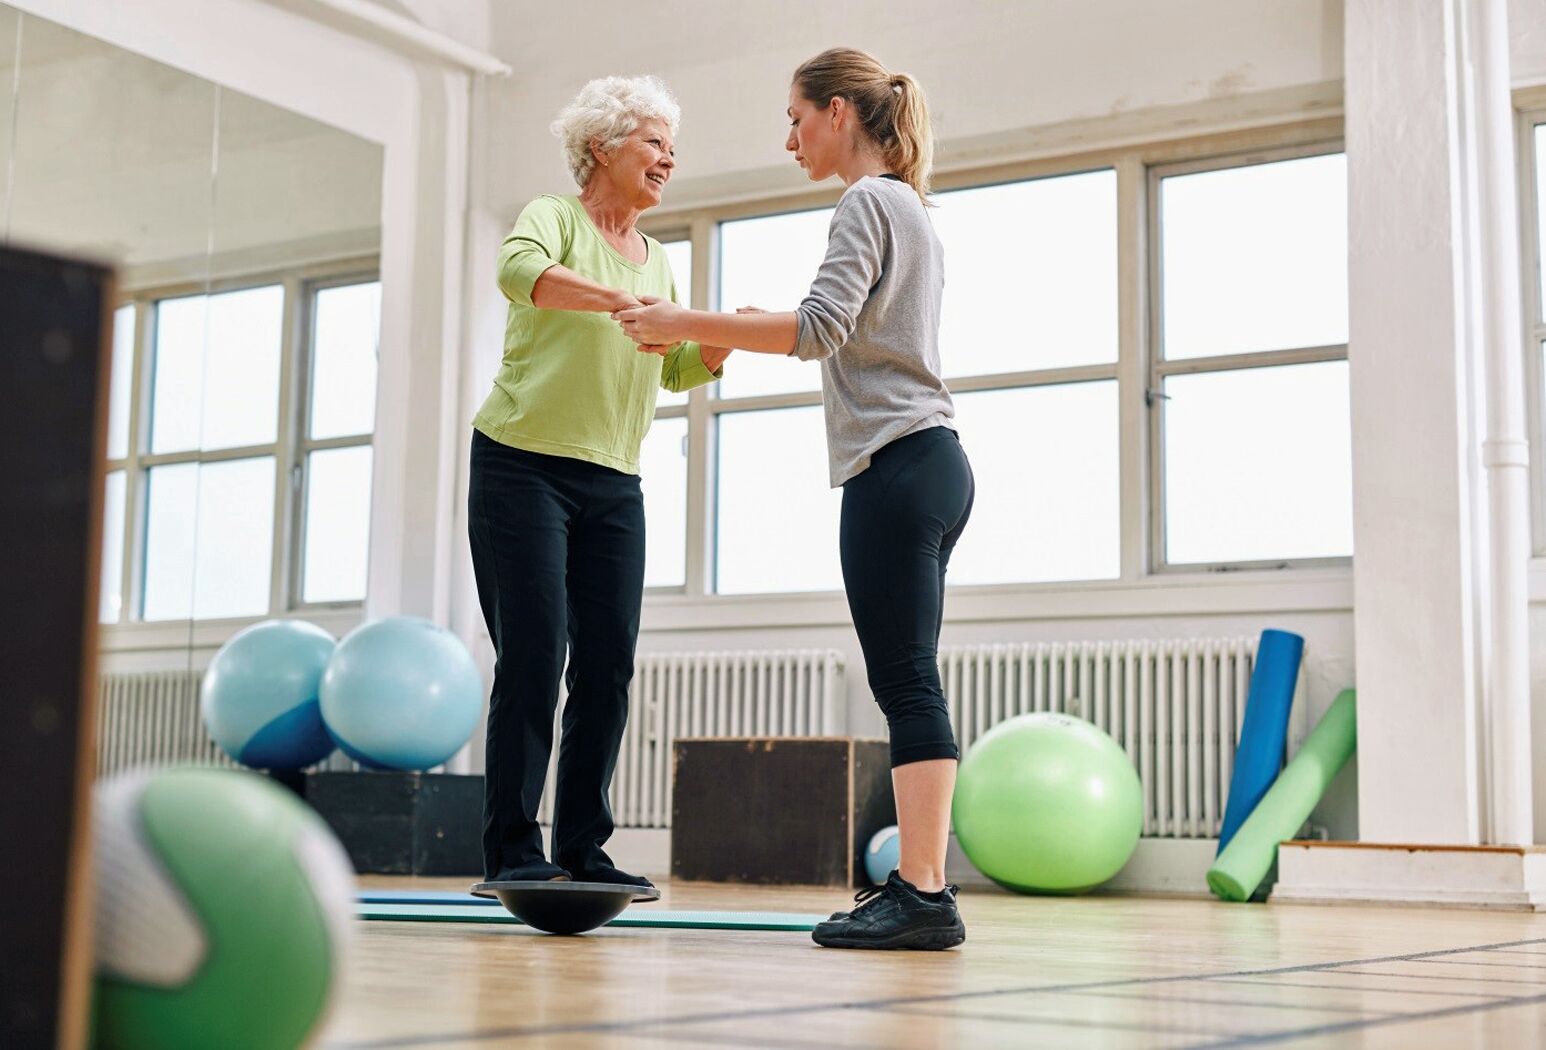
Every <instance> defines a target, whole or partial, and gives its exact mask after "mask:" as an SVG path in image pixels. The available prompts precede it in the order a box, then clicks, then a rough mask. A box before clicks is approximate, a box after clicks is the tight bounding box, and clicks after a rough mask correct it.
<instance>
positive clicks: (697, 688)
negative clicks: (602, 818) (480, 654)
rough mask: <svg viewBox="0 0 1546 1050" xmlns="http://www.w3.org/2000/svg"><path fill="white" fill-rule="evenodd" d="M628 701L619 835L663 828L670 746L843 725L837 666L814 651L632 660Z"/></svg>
mask: <svg viewBox="0 0 1546 1050" xmlns="http://www.w3.org/2000/svg"><path fill="white" fill-rule="evenodd" d="M630 700H631V704H630V710H629V716H628V728H627V729H626V730H625V731H624V733H623V746H622V750H621V752H620V753H619V755H618V759H617V770H616V772H615V773H614V774H613V777H612V812H613V816H614V818H615V820H616V822H617V826H618V827H622V828H666V827H670V826H671V754H672V744H673V743H674V741H675V740H676V739H677V738H678V737H690V736H831V735H833V734H835V733H838V732H839V731H840V730H841V726H842V725H843V723H844V721H845V719H844V704H845V694H844V691H843V656H842V654H841V653H838V652H835V651H827V650H815V649H802V650H759V651H752V652H706V653H660V654H652V655H647V656H640V657H639V658H638V659H637V660H636V661H635V666H634V678H633V688H632V692H631V696H630ZM561 711H562V701H560V712H561ZM560 717H561V714H560ZM553 752H554V755H553V765H552V766H550V767H549V769H548V783H547V788H546V790H544V791H543V793H542V808H541V811H540V813H541V820H542V822H543V823H548V822H550V821H551V820H552V814H553V778H554V773H555V772H556V770H557V761H558V747H557V746H556V732H555V746H554V748H553Z"/></svg>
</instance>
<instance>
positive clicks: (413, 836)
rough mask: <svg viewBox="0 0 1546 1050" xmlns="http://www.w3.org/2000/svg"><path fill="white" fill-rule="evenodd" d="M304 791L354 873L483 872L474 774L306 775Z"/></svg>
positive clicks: (479, 781) (478, 780) (479, 790)
mask: <svg viewBox="0 0 1546 1050" xmlns="http://www.w3.org/2000/svg"><path fill="white" fill-rule="evenodd" d="M305 796H306V801H307V802H309V803H310V804H311V806H312V808H313V809H315V810H316V811H317V812H318V813H319V814H321V815H322V819H323V820H325V821H327V823H328V826H330V827H331V828H332V829H333V831H334V833H335V834H336V835H337V836H338V838H339V840H340V841H341V842H342V843H343V845H344V849H345V850H347V851H348V853H349V859H350V860H351V861H352V862H353V863H354V868H355V870H356V871H358V872H361V873H369V874H375V875H471V876H476V875H478V874H480V873H481V872H482V870H483V858H482V847H481V836H482V827H483V778H482V777H480V776H461V775H456V774H450V773H387V772H369V773H308V774H307V775H306V783H305Z"/></svg>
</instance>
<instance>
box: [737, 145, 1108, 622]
mask: <svg viewBox="0 0 1546 1050" xmlns="http://www.w3.org/2000/svg"><path fill="white" fill-rule="evenodd" d="M935 202H936V203H937V204H938V207H937V208H936V209H934V210H933V211H932V212H931V213H930V214H931V218H932V221H933V223H934V228H935V230H936V232H937V233H938V235H939V238H940V241H941V242H942V244H943V246H944V249H945V259H946V280H945V291H944V300H943V303H942V304H941V309H942V316H941V323H940V356H941V362H942V366H943V368H944V371H945V375H946V378H947V380H948V381H949V383H950V386H951V389H952V391H953V392H954V394H955V401H956V410H957V423H958V425H959V427H960V429H961V432H962V435H963V441H964V443H965V445H966V447H967V451H968V454H969V455H970V456H971V457H972V466H973V470H974V471H975V473H976V475H977V483H978V499H977V502H976V504H975V506H974V507H973V510H972V524H971V525H970V530H971V537H972V539H971V542H969V543H964V544H963V545H962V546H961V547H960V548H959V549H958V550H957V552H956V555H955V557H954V560H953V561H952V564H951V568H950V579H951V582H953V583H982V584H996V583H1039V582H1050V581H1060V580H1070V579H1102V578H1109V577H1114V576H1117V575H1119V573H1120V561H1121V545H1120V538H1119V535H1118V530H1119V523H1120V515H1119V513H1118V510H1117V505H1118V501H1119V495H1120V490H1119V484H1118V465H1119V464H1118V461H1119V456H1118V452H1117V435H1118V431H1119V425H1118V418H1117V407H1118V405H1117V396H1116V382H1115V381H1116V374H1117V373H1116V363H1117V357H1118V349H1117V318H1118V295H1117V205H1116V176H1115V173H1114V172H1113V171H1111V170H1109V169H1106V170H1098V171H1093V172H1080V173H1075V174H1069V175H1060V176H1056V177H1049V178H1041V179H1031V180H1024V181H1020V182H1014V183H1006V184H1001V185H993V186H983V187H973V188H970V189H963V190H954V191H949V192H944V193H940V194H938V195H937V196H936V198H935ZM831 215H832V212H831V209H825V210H822V211H808V212H796V213H791V214H785V215H775V216H768V217H763V218H756V219H749V220H739V221H734V222H727V223H724V224H722V225H721V227H720V237H721V241H720V243H721V250H720V260H721V263H720V286H721V293H720V303H721V304H722V305H724V306H726V307H728V306H731V305H737V306H739V305H755V306H762V307H764V308H765V309H770V310H790V309H793V308H794V307H795V306H797V305H798V304H799V302H800V300H801V299H803V298H804V297H805V294H806V291H807V290H808V288H809V286H810V282H811V279H812V277H814V275H815V273H816V271H817V269H818V268H819V267H820V265H821V260H822V257H823V255H824V253H825V248H826V236H827V226H828V224H829V223H830V221H831ZM720 388H721V389H720V391H719V400H718V401H716V402H715V406H714V409H715V412H716V413H717V418H718V420H719V462H718V465H719V474H718V485H717V490H718V494H719V506H718V513H717V525H718V531H717V544H716V551H717V573H716V579H717V582H718V590H719V591H720V592H721V593H727V594H735V593H748V592H764V591H784V590H828V589H837V588H840V587H841V586H842V579H841V576H840V574H839V572H838V566H837V520H838V506H839V503H838V498H837V496H836V495H835V494H832V493H829V492H828V491H827V460H826V447H825V446H826V438H825V431H824V430H823V426H822V419H821V411H820V408H819V406H820V403H821V396H820V394H819V392H818V391H819V389H820V371H819V367H818V366H817V365H815V364H812V363H806V362H799V361H790V360H785V359H781V358H778V357H770V356H766V355H750V354H744V355H737V356H736V357H735V358H734V359H733V360H732V362H731V366H730V367H728V368H727V370H726V373H725V379H724V381H723V382H722V383H720ZM750 398H757V399H759V400H758V401H757V402H752V403H751V404H747V401H748V399H750ZM743 406H744V407H743ZM807 406H808V407H807ZM795 523H798V525H797V526H796V525H795ZM792 526H793V527H792Z"/></svg>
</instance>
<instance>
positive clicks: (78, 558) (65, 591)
mask: <svg viewBox="0 0 1546 1050" xmlns="http://www.w3.org/2000/svg"><path fill="white" fill-rule="evenodd" d="M111 287H112V277H111V274H110V273H109V271H107V270H105V269H103V268H101V267H97V266H92V265H88V264H83V263H79V262H72V261H68V260H62V259H55V258H50V257H47V256H44V255H39V254H34V253H28V252H20V251H14V250H9V249H0V464H3V466H0V500H3V501H4V507H3V510H0V550H4V551H5V566H6V568H5V572H3V573H0V666H3V667H4V668H5V677H6V688H5V693H4V696H3V697H0V769H4V770H5V772H6V777H7V778H8V780H9V782H10V784H11V785H12V790H8V791H3V792H0V841H3V842H4V844H5V847H4V855H5V859H4V861H3V862H0V863H3V864H4V868H5V893H4V894H3V895H0V931H4V932H3V934H0V938H3V939H4V942H5V948H4V954H5V963H4V965H0V1045H4V1046H6V1047H31V1046H38V1047H43V1046H56V1045H57V1046H66V1047H74V1046H79V1045H81V1044H82V1042H83V1041H84V1035H85V1023H86V1010H87V1005H88V1001H89V995H90V981H91V946H90V924H91V888H90V887H91V881H90V880H91V865H90V859H89V849H90V830H91V829H90V801H91V776H92V769H93V767H94V765H95V763H94V762H93V761H92V749H93V746H94V730H95V725H94V712H95V705H94V703H93V702H92V701H93V699H94V693H95V686H96V649H97V636H96V621H97V601H98V593H97V588H98V583H97V580H98V571H99V564H98V563H99V561H100V558H101V555H100V550H101V539H100V537H101V523H100V518H101V513H102V506H101V504H102V450H103V431H104V427H105V423H106V402H107V399H106V397H105V396H104V395H103V392H102V391H101V389H100V388H101V386H102V385H103V383H104V380H105V377H106V376H108V375H109V374H110V369H109V368H108V366H107V361H106V354H107V348H108V346H109V345H110V342H109V340H108V338H107V331H108V325H109V321H110V317H111V310H110V307H109V304H110V302H111V299H110V296H111Z"/></svg>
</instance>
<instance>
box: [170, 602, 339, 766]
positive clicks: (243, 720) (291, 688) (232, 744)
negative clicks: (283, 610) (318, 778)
mask: <svg viewBox="0 0 1546 1050" xmlns="http://www.w3.org/2000/svg"><path fill="white" fill-rule="evenodd" d="M337 644H338V643H337V642H336V641H335V640H334V638H333V636H332V635H331V634H328V633H327V632H326V631H324V630H323V629H322V628H320V627H317V626H316V625H314V624H309V623H305V622H303V621H301V620H265V621H263V622H262V623H256V624H253V625H252V626H251V627H248V628H246V629H244V630H242V631H240V632H238V633H237V634H236V635H234V636H233V637H232V638H231V640H230V641H228V642H226V643H225V645H223V646H221V647H220V651H219V652H217V653H216V654H215V658H214V659H213V660H211V661H210V662H209V667H208V669H207V670H206V671H205V672H204V687H203V690H202V691H201V694H200V700H199V705H200V709H201V713H202V714H203V716H204V728H205V729H207V730H208V731H209V735H210V738H211V739H213V740H214V741H215V743H216V744H219V745H220V748H221V750H223V751H224V752H225V753H226V754H228V755H230V756H231V757H232V758H233V759H235V760H236V761H238V762H240V763H241V764H242V765H244V766H251V767H252V768H254V769H304V768H306V767H307V766H309V765H312V764H314V763H317V762H320V761H322V760H323V759H324V758H326V757H327V756H328V755H330V754H332V753H333V747H334V744H333V739H332V737H330V736H328V733H327V729H326V728H325V727H324V726H323V724H322V711H321V707H320V704H319V703H318V697H317V692H318V686H319V685H320V684H321V682H322V672H323V670H324V669H325V668H326V667H327V662H328V658H329V657H330V656H332V655H333V649H334V647H335V646H336V645H337Z"/></svg>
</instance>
